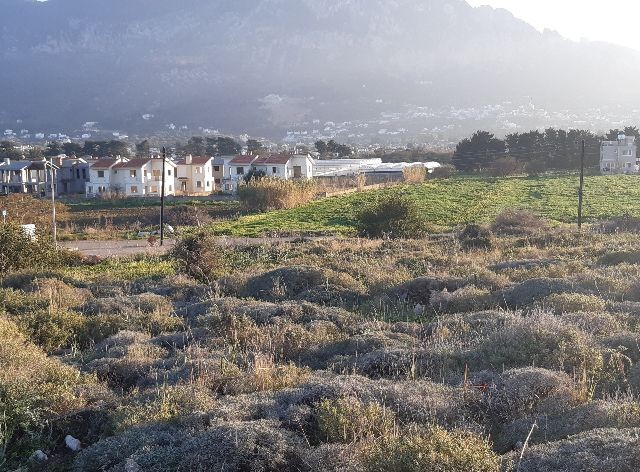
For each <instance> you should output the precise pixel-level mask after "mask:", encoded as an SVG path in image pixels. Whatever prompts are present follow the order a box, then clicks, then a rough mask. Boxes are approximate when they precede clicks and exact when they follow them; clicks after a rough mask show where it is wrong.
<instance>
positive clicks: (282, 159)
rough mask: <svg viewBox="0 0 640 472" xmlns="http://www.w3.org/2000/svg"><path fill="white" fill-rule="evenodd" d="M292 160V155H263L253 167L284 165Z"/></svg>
mask: <svg viewBox="0 0 640 472" xmlns="http://www.w3.org/2000/svg"><path fill="white" fill-rule="evenodd" d="M290 160H291V155H290V154H263V155H261V156H258V159H256V161H255V162H254V163H253V165H257V166H259V165H270V164H273V165H283V164H286V163H287V162H289V161H290Z"/></svg>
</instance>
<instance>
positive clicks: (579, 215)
mask: <svg viewBox="0 0 640 472" xmlns="http://www.w3.org/2000/svg"><path fill="white" fill-rule="evenodd" d="M584 151H585V140H584V139H583V140H582V154H581V156H580V189H579V190H578V229H582V201H583V198H584Z"/></svg>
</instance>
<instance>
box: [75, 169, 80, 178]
mask: <svg viewBox="0 0 640 472" xmlns="http://www.w3.org/2000/svg"><path fill="white" fill-rule="evenodd" d="M79 178H80V169H76V179H79Z"/></svg>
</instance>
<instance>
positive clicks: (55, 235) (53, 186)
mask: <svg viewBox="0 0 640 472" xmlns="http://www.w3.org/2000/svg"><path fill="white" fill-rule="evenodd" d="M50 159H51V160H50V162H47V160H46V159H45V161H44V169H45V178H46V177H47V176H51V220H52V224H53V226H52V227H53V244H54V246H55V248H56V249H58V225H57V223H56V177H55V171H54V167H53V157H51V158H50ZM47 164H48V165H49V172H50V173H49V174H46V171H47Z"/></svg>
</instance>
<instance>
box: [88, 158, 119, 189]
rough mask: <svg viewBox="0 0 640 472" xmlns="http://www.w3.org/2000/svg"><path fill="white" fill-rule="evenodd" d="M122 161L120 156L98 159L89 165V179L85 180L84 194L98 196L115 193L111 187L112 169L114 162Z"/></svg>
mask: <svg viewBox="0 0 640 472" xmlns="http://www.w3.org/2000/svg"><path fill="white" fill-rule="evenodd" d="M121 162H122V159H121V158H117V159H98V160H97V161H95V162H94V163H93V164H91V167H89V181H88V182H86V184H85V188H86V192H85V193H86V196H87V197H99V196H102V195H105V196H107V195H110V194H111V193H112V192H113V193H115V189H112V179H111V178H112V170H113V167H114V166H115V165H116V164H119V163H121Z"/></svg>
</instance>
